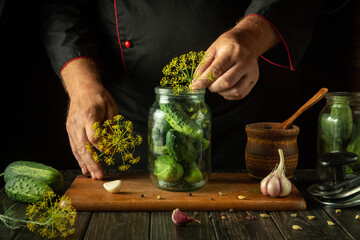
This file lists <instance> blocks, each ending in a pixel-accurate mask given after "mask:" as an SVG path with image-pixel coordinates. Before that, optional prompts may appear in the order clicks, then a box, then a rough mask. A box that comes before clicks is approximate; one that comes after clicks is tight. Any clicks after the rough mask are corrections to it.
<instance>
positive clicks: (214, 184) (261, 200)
mask: <svg viewBox="0 0 360 240" xmlns="http://www.w3.org/2000/svg"><path fill="white" fill-rule="evenodd" d="M114 179H121V180H122V190H121V192H120V193H117V194H111V193H108V192H107V191H106V190H105V189H104V188H103V186H102V185H103V183H104V182H106V181H110V180H114ZM219 192H222V193H224V195H223V196H220V195H219ZM142 194H143V195H144V197H141V195H142ZM66 195H67V196H68V197H69V198H70V199H71V200H72V205H73V206H74V207H75V208H76V209H77V210H78V211H171V210H174V209H175V208H180V209H182V210H184V211H222V210H228V209H230V208H233V209H235V210H265V211H281V210H302V209H305V208H306V203H305V201H304V199H303V197H302V196H301V194H300V193H299V191H298V190H297V188H296V187H295V186H294V185H293V189H292V191H291V193H290V195H288V196H287V197H284V198H272V197H269V196H264V195H262V194H261V192H260V188H259V182H257V181H255V180H253V179H252V178H251V177H250V176H249V175H248V174H246V173H214V174H212V175H211V177H210V180H209V183H208V185H207V186H206V187H204V188H203V189H201V190H198V191H195V192H193V193H192V196H189V195H188V193H187V192H170V191H163V190H160V189H157V188H155V187H154V186H153V185H152V184H151V182H150V180H149V178H148V176H147V175H146V174H145V175H144V174H121V175H111V176H110V175H108V176H107V177H105V178H104V180H101V181H100V180H97V181H94V180H92V179H90V178H88V177H86V176H78V177H76V179H75V181H74V182H73V184H72V185H71V186H70V188H69V189H68V191H67V192H66ZM239 195H242V196H245V199H243V200H240V199H238V196H239ZM158 196H160V199H157V197H158Z"/></svg>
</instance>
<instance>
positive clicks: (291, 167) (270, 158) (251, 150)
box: [245, 122, 300, 179]
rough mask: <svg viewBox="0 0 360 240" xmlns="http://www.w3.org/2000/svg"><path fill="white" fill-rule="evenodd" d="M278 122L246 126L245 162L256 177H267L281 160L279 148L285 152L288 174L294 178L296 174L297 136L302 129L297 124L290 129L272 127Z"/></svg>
mask: <svg viewBox="0 0 360 240" xmlns="http://www.w3.org/2000/svg"><path fill="white" fill-rule="evenodd" d="M277 124H279V123H274V122H260V123H252V124H248V125H246V127H245V131H246V134H247V143H246V148H245V164H246V169H247V170H248V172H249V174H250V176H251V177H253V178H255V179H263V178H264V177H266V176H267V175H268V174H269V173H270V172H271V171H272V170H273V169H274V168H275V166H276V164H278V163H279V162H280V157H279V152H278V149H279V148H281V149H282V150H283V152H284V158H285V166H286V176H287V177H288V178H292V177H293V175H294V172H295V169H296V167H297V163H298V158H299V149H298V145H297V136H298V135H299V131H300V129H299V127H298V126H295V125H292V126H290V128H289V129H271V128H272V127H273V126H275V125H277Z"/></svg>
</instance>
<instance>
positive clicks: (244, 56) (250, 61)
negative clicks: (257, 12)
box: [192, 16, 279, 100]
mask: <svg viewBox="0 0 360 240" xmlns="http://www.w3.org/2000/svg"><path fill="white" fill-rule="evenodd" d="M278 41H279V40H278V37H277V35H276V33H275V32H274V31H273V29H272V28H271V26H269V25H268V23H267V22H266V21H265V20H263V19H261V18H259V17H257V16H248V17H247V18H245V19H244V20H243V21H241V22H240V23H238V24H237V25H236V26H235V27H234V28H233V29H231V30H229V31H227V32H225V33H224V34H222V35H221V36H220V37H219V38H218V39H217V40H216V41H215V42H214V43H213V44H212V45H211V46H210V47H209V48H208V50H207V51H206V56H205V58H204V59H203V61H202V62H201V63H200V64H199V66H198V68H197V69H196V71H195V74H194V76H195V77H194V80H193V83H192V89H201V88H206V87H208V89H209V90H210V91H211V92H215V93H218V94H220V95H221V96H223V97H224V98H225V99H227V100H239V99H242V98H244V97H245V96H246V95H248V94H249V93H250V91H251V89H252V88H253V87H254V86H255V84H256V83H257V81H258V78H259V66H258V61H257V59H258V57H259V56H260V55H261V54H262V53H263V52H265V51H266V50H268V49H269V48H270V47H272V46H273V45H275V44H276V43H277V42H278Z"/></svg>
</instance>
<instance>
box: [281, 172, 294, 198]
mask: <svg viewBox="0 0 360 240" xmlns="http://www.w3.org/2000/svg"><path fill="white" fill-rule="evenodd" d="M291 188H292V185H291V182H290V181H289V179H287V178H286V177H285V175H284V177H282V178H281V192H280V193H279V196H280V197H285V196H287V195H289V194H290V192H291Z"/></svg>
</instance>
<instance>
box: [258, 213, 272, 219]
mask: <svg viewBox="0 0 360 240" xmlns="http://www.w3.org/2000/svg"><path fill="white" fill-rule="evenodd" d="M260 217H262V218H268V217H270V215H269V214H267V213H260Z"/></svg>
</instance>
